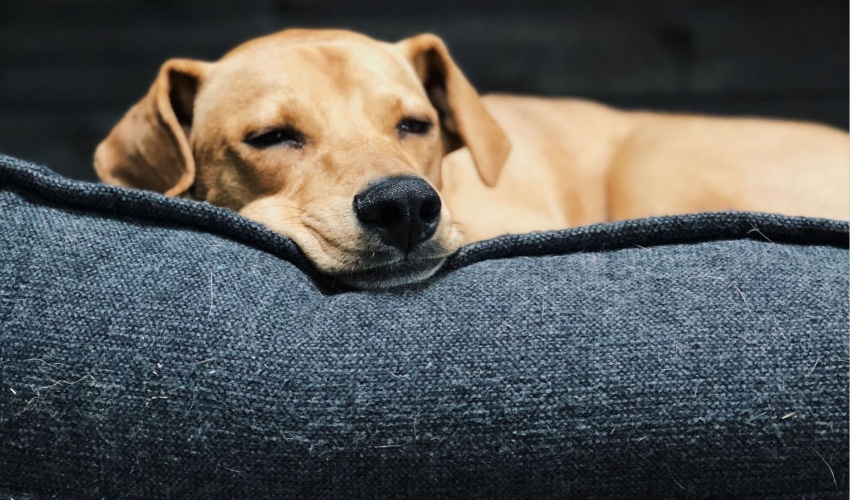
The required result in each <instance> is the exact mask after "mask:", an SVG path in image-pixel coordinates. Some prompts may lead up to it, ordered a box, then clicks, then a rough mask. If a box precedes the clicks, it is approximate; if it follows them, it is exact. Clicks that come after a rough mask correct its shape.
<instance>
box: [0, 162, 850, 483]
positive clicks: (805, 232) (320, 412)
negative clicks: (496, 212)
mask: <svg viewBox="0 0 850 500" xmlns="http://www.w3.org/2000/svg"><path fill="white" fill-rule="evenodd" d="M847 272H848V252H847V226H846V224H844V223H839V222H834V221H824V220H812V219H800V218H786V217H779V216H769V215H759V214H702V215H695V216H686V217H669V218H661V219H654V220H643V221H632V222H626V223H618V224H606V225H598V226H592V227H588V228H578V229H574V230H568V231H559V232H554V233H540V234H533V235H524V236H508V237H504V238H499V239H496V240H491V241H489V242H482V243H479V244H476V245H470V246H468V247H465V248H464V249H462V250H461V251H460V252H459V253H458V254H457V255H456V256H455V257H454V258H453V259H452V260H451V261H450V262H449V263H448V264H447V267H446V271H445V272H443V273H442V274H441V275H440V276H438V277H437V278H436V279H434V280H432V282H430V283H427V284H422V285H416V286H411V287H406V288H401V289H396V290H390V291H383V292H369V293H364V292H350V291H348V292H346V291H338V293H329V291H330V290H331V289H332V288H333V286H334V284H333V283H328V282H325V281H323V280H322V278H321V277H316V279H317V280H318V281H314V280H313V279H311V276H313V277H315V273H314V271H313V269H312V267H311V266H310V265H309V263H307V262H306V261H305V259H304V258H303V256H302V255H301V254H300V253H299V252H298V251H297V248H295V246H294V245H293V244H292V243H291V242H289V241H288V240H286V239H284V238H282V237H279V236H277V235H275V234H274V233H272V232H270V231H268V230H266V229H264V228H262V227H260V226H258V225H256V224H253V223H251V222H249V221H246V220H244V219H242V218H240V217H238V216H237V215H235V214H233V213H231V212H228V211H226V210H222V209H218V208H215V207H211V206H208V205H205V204H201V203H196V202H191V201H184V200H174V199H166V198H163V197H161V196H158V195H155V194H151V193H143V192H137V191H131V190H124V189H119V188H114V187H109V186H102V185H94V184H85V183H76V182H72V181H69V180H66V179H62V178H60V177H58V176H55V175H53V174H52V173H51V172H49V171H48V170H46V169H43V168H40V167H35V166H32V165H28V164H25V163H23V162H19V161H16V160H13V159H10V158H2V159H0V493H5V494H7V495H9V496H11V495H12V494H15V495H22V494H23V495H29V496H31V497H32V498H43V497H46V498H50V497H53V496H58V497H60V498H66V497H68V498H75V497H78V498H100V497H106V498H117V497H129V498H262V497H271V498H284V497H293V498H304V497H322V498H353V497H412V498H434V497H458V498H476V497H480V498H512V497H513V498H539V497H553V498H564V497H589V496H597V497H606V498H607V497H611V498H641V497H646V498H649V497H652V498H664V497H669V498H675V497H682V498H685V497H687V498H691V497H694V498H704V497H729V496H731V497H738V498H740V497H748V496H749V497H777V498H778V497H787V498H804V497H805V498H811V497H825V498H831V497H835V498H845V497H846V496H847V491H848V432H847V428H848V391H847V388H848V342H847V331H848V276H847ZM16 498H17V497H16Z"/></svg>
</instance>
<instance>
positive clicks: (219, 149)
mask: <svg viewBox="0 0 850 500" xmlns="http://www.w3.org/2000/svg"><path fill="white" fill-rule="evenodd" d="M460 147H467V148H468V149H469V151H470V153H471V154H472V157H473V159H474V161H475V165H476V168H477V169H478V172H479V174H480V177H481V179H482V181H483V182H485V183H487V184H489V185H492V184H493V183H495V181H496V179H497V178H498V176H499V172H500V170H501V167H502V164H503V163H504V161H505V158H506V156H507V154H508V151H509V149H510V145H509V143H508V140H507V138H506V137H505V135H504V133H503V132H502V131H501V129H500V128H499V126H498V125H497V124H496V122H495V121H494V120H493V118H492V117H491V116H490V115H489V114H488V113H487V111H486V110H485V109H484V106H483V104H482V102H481V100H480V98H479V96H478V94H477V93H476V91H475V90H474V89H473V87H472V86H471V85H470V84H469V82H468V81H467V80H466V78H465V77H464V76H463V74H462V73H461V72H460V70H459V69H458V68H457V66H456V65H455V64H454V62H453V61H452V59H451V57H450V56H449V54H448V52H447V50H446V47H445V45H444V44H443V42H442V41H441V40H440V39H439V38H437V37H436V36H433V35H420V36H417V37H414V38H410V39H407V40H403V41H401V42H399V43H396V44H388V43H383V42H378V41H376V40H373V39H371V38H368V37H365V36H363V35H358V34H355V33H350V32H345V31H312V30H289V31H284V32H282V33H278V34H275V35H270V36H267V37H263V38H259V39H256V40H253V41H250V42H248V43H245V44H243V45H241V46H240V47H237V48H236V49H234V50H233V51H231V52H230V53H228V54H227V55H225V57H223V58H222V59H221V60H220V61H218V62H215V63H205V62H201V61H193V60H182V59H174V60H170V61H168V62H166V63H165V64H164V65H163V66H162V68H161V70H160V72H159V75H158V76H157V78H156V80H155V81H154V84H153V86H152V87H151V89H150V91H149V92H148V94H147V95H146V96H145V97H144V98H143V99H142V100H141V101H140V102H139V103H137V104H136V105H135V106H133V108H131V109H130V111H128V112H127V114H126V115H125V117H124V118H123V119H122V120H121V121H120V122H119V123H118V124H117V125H116V126H115V128H114V129H113V130H112V132H111V133H110V135H109V136H108V137H107V138H106V139H105V140H104V141H103V142H102V143H101V144H100V145H99V146H98V148H97V151H96V153H95V168H96V170H97V173H98V175H99V176H100V178H101V179H102V180H104V181H105V182H109V183H113V184H118V185H122V186H127V187H135V188H140V189H149V190H154V191H159V192H161V193H165V194H166V195H171V196H177V195H188V196H190V197H192V198H195V199H199V200H204V201H208V202H210V203H213V204H215V205H220V206H224V207H228V208H231V209H233V210H236V211H238V212H239V213H240V214H242V215H244V216H246V217H248V218H250V219H254V220H256V221H258V222H261V223H263V224H265V225H266V226H268V227H270V228H271V229H273V230H275V231H277V232H279V233H281V234H283V235H285V236H288V237H290V238H291V239H293V240H294V241H295V242H296V243H297V244H298V245H299V247H300V248H301V249H302V250H303V251H304V253H305V254H306V255H307V257H308V258H310V259H311V260H312V261H313V262H314V263H315V265H316V266H317V267H318V268H319V269H320V270H321V271H323V272H324V273H326V274H329V275H332V276H335V277H337V278H338V279H339V280H340V281H342V282H344V283H347V284H349V285H352V286H355V287H359V288H376V287H385V286H393V285H397V284H403V283H409V282H413V281H418V280H421V279H425V278H427V277H428V276H430V275H431V274H433V273H434V272H435V271H436V270H437V269H438V268H439V266H440V265H441V264H442V262H443V260H444V259H445V258H446V257H447V256H448V255H449V254H451V253H452V252H454V251H455V250H456V249H457V248H458V247H459V246H460V244H461V243H462V241H463V239H462V236H461V234H460V232H459V230H458V228H457V227H456V225H455V224H453V223H452V220H451V214H450V213H449V210H448V209H447V207H446V206H445V205H444V204H443V203H442V202H441V199H440V196H439V194H438V193H437V191H436V189H439V187H440V185H441V178H440V176H441V175H440V174H441V162H442V157H443V155H445V154H447V153H449V152H451V151H453V150H455V149H458V148H460Z"/></svg>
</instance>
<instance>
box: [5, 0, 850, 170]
mask: <svg viewBox="0 0 850 500" xmlns="http://www.w3.org/2000/svg"><path fill="white" fill-rule="evenodd" d="M295 26H301V27H326V26H329V27H344V28H349V29H353V30H356V31H362V32H365V33H367V34H370V35H372V36H374V37H376V38H381V39H386V40H395V39H400V38H403V37H406V36H409V35H413V34H416V33H419V32H422V31H431V32H435V33H437V34H439V35H441V36H442V37H443V38H444V39H445V40H446V41H447V43H448V44H449V47H450V49H451V50H452V53H453V55H454V57H455V59H456V60H457V61H458V62H459V64H460V65H461V67H462V68H464V70H465V72H466V73H467V76H468V77H469V79H470V80H471V81H472V82H473V83H474V84H475V85H476V86H477V87H478V88H479V90H481V91H482V92H487V91H494V90H499V91H507V92H516V93H529V94H543V95H573V96H583V97H590V98H593V99H598V100H602V101H604V102H607V103H610V104H615V105H619V106H625V107H629V108H652V109H661V110H689V111H697V112H710V113H724V114H746V115H753V114H755V115H765V116H777V117H789V118H800V119H810V120H817V121H823V122H827V123H831V124H833V125H836V126H839V127H842V128H847V125H848V2H847V0H805V1H794V2H786V1H778V0H747V1H741V0H713V1H695V0H657V1H644V2H635V1H625V0H623V1H617V0H588V1H575V0H563V1H533V0H532V1H525V2H516V3H506V2H494V1H492V0H491V1H483V0H472V1H467V2H460V1H456V0H455V1H453V0H415V1H403V0H365V1H353V0H315V1H312V0H241V1H234V2H225V1H223V0H183V1H165V0H148V1H142V0H53V1H49V0H31V1H10V0H0V152H3V153H6V154H11V155H13V156H18V157H20V158H24V159H27V160H32V161H36V162H40V163H44V164H47V165H49V166H50V167H51V168H53V169H54V170H57V171H59V172H61V173H63V174H65V175H68V176H73V177H77V178H84V179H94V175H93V172H92V169H91V157H92V153H93V151H94V147H95V145H96V144H97V143H98V142H99V140H100V139H101V138H103V137H104V136H105V135H106V134H107V133H108V131H109V129H110V128H111V126H112V125H113V124H114V123H115V122H116V121H117V120H118V119H119V118H120V117H121V115H122V114H123V113H124V111H126V109H127V108H129V107H130V106H131V105H132V104H133V103H134V102H135V101H136V100H138V99H139V98H140V97H141V96H142V95H143V94H144V93H145V92H146V90H147V88H148V87H149V85H150V84H151V82H152V81H153V78H154V76H155V74H156V71H157V69H158V67H159V65H160V64H161V63H162V62H163V61H164V60H165V59H167V58H169V57H177V56H179V57H193V58H201V59H207V60H213V59H217V58H218V57H219V56H221V55H222V54H223V53H224V52H226V51H227V50H228V49H229V48H231V47H233V46H234V45H236V44H238V43H240V42H242V41H244V40H246V39H249V38H252V37H255V36H258V35H261V34H265V33H270V32H273V31H277V30H280V29H284V28H287V27H295Z"/></svg>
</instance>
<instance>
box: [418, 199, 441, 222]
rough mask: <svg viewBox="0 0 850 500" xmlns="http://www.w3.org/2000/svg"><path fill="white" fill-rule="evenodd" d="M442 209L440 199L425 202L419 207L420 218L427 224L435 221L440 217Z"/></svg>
mask: <svg viewBox="0 0 850 500" xmlns="http://www.w3.org/2000/svg"><path fill="white" fill-rule="evenodd" d="M442 208H443V207H442V205H441V204H440V199H439V198H431V199H428V200H425V201H424V202H423V203H422V206H420V207H419V217H420V218H421V219H422V220H423V221H425V222H430V221H433V220H434V219H436V218H437V217H439V216H440V209H442Z"/></svg>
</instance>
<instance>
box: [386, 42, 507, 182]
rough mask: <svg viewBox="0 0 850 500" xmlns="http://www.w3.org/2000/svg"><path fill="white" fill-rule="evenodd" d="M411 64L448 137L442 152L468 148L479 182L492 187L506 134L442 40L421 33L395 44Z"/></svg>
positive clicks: (500, 164) (501, 161)
mask: <svg viewBox="0 0 850 500" xmlns="http://www.w3.org/2000/svg"><path fill="white" fill-rule="evenodd" d="M398 46H399V48H400V49H401V51H402V53H403V54H404V55H405V56H406V57H407V58H408V59H409V60H410V61H411V63H412V64H413V67H414V69H415V70H416V74H417V75H418V76H419V78H420V80H421V81H422V84H423V85H424V87H425V91H426V92H427V93H428V98H429V99H430V100H431V104H433V105H434V107H435V108H437V111H438V112H439V113H440V121H441V124H442V128H443V131H444V132H446V133H447V134H448V140H447V141H446V142H447V148H446V153H449V152H451V151H454V150H455V149H458V148H460V147H462V146H464V145H465V146H466V147H467V148H469V151H470V153H472V159H473V160H474V161H475V167H476V168H477V170H478V175H479V176H480V177H481V180H483V181H484V183H485V184H487V185H488V186H493V185H495V184H496V181H497V180H498V179H499V174H500V173H501V171H502V167H503V166H504V164H505V161H506V160H507V158H508V154H509V153H510V151H511V144H510V141H509V140H508V137H507V135H505V132H504V131H503V130H502V128H501V127H500V126H499V124H498V123H496V120H495V119H493V117H492V116H491V115H490V113H489V112H487V110H486V109H485V108H484V103H483V102H482V101H481V97H480V96H479V95H478V92H476V91H475V89H474V88H473V87H472V85H470V83H469V81H468V80H467V79H466V77H465V76H464V75H463V73H461V71H460V69H459V68H458V67H457V65H456V64H455V63H454V61H453V60H452V58H451V56H450V55H449V51H448V50H447V49H446V45H445V44H444V43H443V41H442V40H441V39H440V38H439V37H437V36H436V35H432V34H424V35H419V36H415V37H413V38H408V39H406V40H402V41H401V42H399V43H398Z"/></svg>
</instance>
